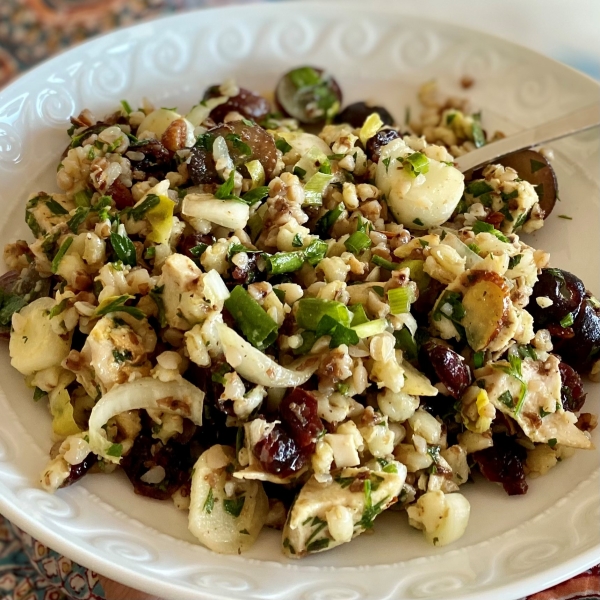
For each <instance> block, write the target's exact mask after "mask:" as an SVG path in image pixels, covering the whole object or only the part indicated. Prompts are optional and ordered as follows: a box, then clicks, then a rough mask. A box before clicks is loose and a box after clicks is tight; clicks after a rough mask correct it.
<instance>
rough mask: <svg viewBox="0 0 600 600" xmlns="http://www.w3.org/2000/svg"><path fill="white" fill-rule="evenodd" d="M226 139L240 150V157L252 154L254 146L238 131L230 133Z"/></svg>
mask: <svg viewBox="0 0 600 600" xmlns="http://www.w3.org/2000/svg"><path fill="white" fill-rule="evenodd" d="M225 139H226V140H227V141H228V142H231V143H232V145H233V148H234V149H235V150H237V151H238V152H239V155H240V156H239V157H240V158H244V157H248V156H252V148H250V146H249V145H248V144H246V142H244V141H242V138H241V137H240V136H239V135H237V134H236V133H228V134H227V135H226V136H225Z"/></svg>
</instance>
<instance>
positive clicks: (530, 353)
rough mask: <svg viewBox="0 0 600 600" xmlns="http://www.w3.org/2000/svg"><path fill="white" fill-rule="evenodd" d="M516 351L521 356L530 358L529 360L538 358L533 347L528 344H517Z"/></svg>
mask: <svg viewBox="0 0 600 600" xmlns="http://www.w3.org/2000/svg"><path fill="white" fill-rule="evenodd" d="M517 351H518V353H519V356H520V357H521V358H531V360H537V359H538V356H537V352H536V351H535V348H533V347H532V346H529V345H521V346H517Z"/></svg>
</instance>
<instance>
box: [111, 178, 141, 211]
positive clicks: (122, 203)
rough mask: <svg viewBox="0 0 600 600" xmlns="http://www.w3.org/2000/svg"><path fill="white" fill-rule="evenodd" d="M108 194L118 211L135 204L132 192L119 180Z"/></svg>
mask: <svg viewBox="0 0 600 600" xmlns="http://www.w3.org/2000/svg"><path fill="white" fill-rule="evenodd" d="M106 194H107V195H108V196H111V197H112V199H113V200H114V201H115V206H116V207H117V209H118V210H123V209H124V208H127V207H128V206H133V205H134V204H135V200H134V199H133V196H132V195H131V190H130V189H129V188H128V187H127V186H126V185H125V184H124V183H123V182H121V181H119V180H118V179H116V180H115V182H114V183H113V184H112V185H111V186H110V187H109V188H108V189H107V190H106Z"/></svg>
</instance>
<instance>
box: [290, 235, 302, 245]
mask: <svg viewBox="0 0 600 600" xmlns="http://www.w3.org/2000/svg"><path fill="white" fill-rule="evenodd" d="M303 245H304V242H303V241H302V236H301V235H300V234H299V233H297V234H296V235H295V236H294V239H293V240H292V246H293V247H294V248H302V246H303Z"/></svg>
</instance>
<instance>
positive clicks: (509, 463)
mask: <svg viewBox="0 0 600 600" xmlns="http://www.w3.org/2000/svg"><path fill="white" fill-rule="evenodd" d="M473 458H474V459H475V462H476V463H477V465H478V466H479V470H480V471H481V474H482V475H483V476H484V477H485V478H486V479H487V480H488V481H493V482H495V483H501V484H502V487H503V488H504V490H505V491H506V493H507V494H508V495H509V496H516V495H520V494H526V493H527V489H528V487H529V486H528V485H527V482H526V481H525V469H524V465H525V460H526V459H527V451H526V450H525V448H523V446H520V445H519V444H517V442H516V441H515V439H514V438H512V437H509V436H506V435H496V436H494V445H493V446H492V447H491V448H486V449H485V450H480V451H479V452H475V453H474V454H473Z"/></svg>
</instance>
